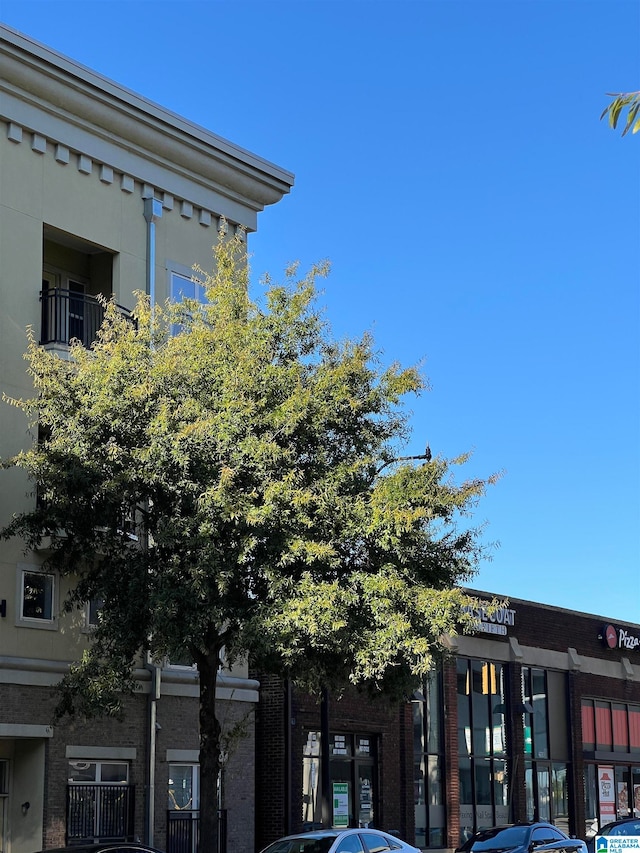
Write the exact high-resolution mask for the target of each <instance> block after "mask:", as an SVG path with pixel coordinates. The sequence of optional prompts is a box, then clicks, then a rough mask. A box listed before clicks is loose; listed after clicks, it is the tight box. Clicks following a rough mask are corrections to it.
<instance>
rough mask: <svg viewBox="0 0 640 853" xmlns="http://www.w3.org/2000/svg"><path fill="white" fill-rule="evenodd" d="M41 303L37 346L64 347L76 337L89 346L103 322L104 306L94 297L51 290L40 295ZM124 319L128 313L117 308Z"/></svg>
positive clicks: (57, 288)
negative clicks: (60, 345)
mask: <svg viewBox="0 0 640 853" xmlns="http://www.w3.org/2000/svg"><path fill="white" fill-rule="evenodd" d="M40 301H41V303H42V329H41V334H40V343H41V344H63V345H68V344H69V342H70V341H71V340H72V338H77V339H78V340H79V341H81V342H82V344H83V346H85V347H87V348H88V347H90V346H91V344H92V343H93V342H94V341H95V339H96V336H97V333H98V329H99V328H100V326H101V325H102V321H103V320H104V307H103V305H101V303H100V302H98V300H97V299H96V298H95V296H87V294H85V293H78V292H77V291H74V290H64V289H63V288H60V287H51V288H48V289H47V290H43V291H42V292H41V293H40ZM118 309H119V310H120V312H121V313H122V315H123V316H124V317H129V318H130V317H131V313H130V312H129V311H127V309H126V308H123V307H122V306H121V305H118Z"/></svg>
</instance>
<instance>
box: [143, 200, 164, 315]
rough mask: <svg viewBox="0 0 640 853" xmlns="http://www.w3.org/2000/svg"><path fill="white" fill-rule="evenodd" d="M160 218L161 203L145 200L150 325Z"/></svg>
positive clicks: (154, 293)
mask: <svg viewBox="0 0 640 853" xmlns="http://www.w3.org/2000/svg"><path fill="white" fill-rule="evenodd" d="M161 217H162V202H161V201H159V200H158V199H157V198H145V200H144V218H145V220H146V222H147V294H148V296H149V301H150V302H151V323H152V325H153V316H154V312H155V305H156V222H157V221H158V219H160V218H161Z"/></svg>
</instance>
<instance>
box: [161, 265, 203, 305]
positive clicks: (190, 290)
mask: <svg viewBox="0 0 640 853" xmlns="http://www.w3.org/2000/svg"><path fill="white" fill-rule="evenodd" d="M169 296H170V298H171V301H172V302H182V300H183V299H194V300H195V301H196V302H202V303H203V304H204V303H206V301H207V299H206V296H205V292H204V287H203V285H202V284H200V282H198V281H195V280H194V279H193V278H192V277H191V276H190V275H182V274H181V273H177V272H171V286H170V292H169Z"/></svg>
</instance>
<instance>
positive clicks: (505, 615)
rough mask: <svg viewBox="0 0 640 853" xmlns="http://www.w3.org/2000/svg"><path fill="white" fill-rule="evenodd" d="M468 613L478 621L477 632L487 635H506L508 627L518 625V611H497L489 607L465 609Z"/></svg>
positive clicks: (503, 608)
mask: <svg viewBox="0 0 640 853" xmlns="http://www.w3.org/2000/svg"><path fill="white" fill-rule="evenodd" d="M464 610H465V613H468V614H469V615H470V616H472V617H473V618H474V619H475V620H476V621H477V623H478V624H477V625H476V630H477V631H482V632H483V633H485V634H503V635H504V634H506V633H507V628H508V627H513V626H514V625H515V624H516V611H515V610H512V609H511V608H509V607H497V608H495V610H494V609H493V608H489V607H465V608H464Z"/></svg>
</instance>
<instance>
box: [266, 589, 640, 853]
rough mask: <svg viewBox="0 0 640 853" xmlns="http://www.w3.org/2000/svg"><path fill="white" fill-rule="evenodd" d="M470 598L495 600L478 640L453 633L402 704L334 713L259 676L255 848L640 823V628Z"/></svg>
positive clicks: (357, 703) (451, 840) (454, 840)
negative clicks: (297, 834) (295, 834)
mask: <svg viewBox="0 0 640 853" xmlns="http://www.w3.org/2000/svg"><path fill="white" fill-rule="evenodd" d="M474 595H478V597H479V599H480V601H481V602H485V603H486V604H487V606H486V607H485V606H484V605H480V606H479V607H478V609H477V611H476V613H475V616H476V617H477V626H478V629H477V631H476V632H475V633H473V634H470V635H466V636H459V637H456V638H451V639H449V640H448V641H447V642H448V645H449V654H448V656H447V658H446V659H445V661H444V663H443V665H442V667H441V669H440V670H439V671H438V672H434V673H433V676H432V677H431V678H430V679H429V680H428V681H427V682H426V683H425V684H424V686H423V689H422V690H421V691H416V693H415V694H414V695H413V697H411V699H410V700H408V701H407V702H406V703H405V704H403V705H402V706H400V707H397V706H396V707H390V706H385V705H384V704H383V703H381V702H380V701H379V700H378V701H376V702H373V703H372V702H371V701H368V700H367V699H365V698H363V697H359V696H357V695H354V694H352V693H346V694H345V695H344V696H343V697H342V698H339V699H338V698H332V697H329V699H328V703H327V704H324V703H323V702H322V701H314V700H313V699H311V698H310V697H308V696H304V695H299V694H297V693H296V692H295V691H294V690H291V689H290V688H289V687H287V685H282V684H281V683H279V682H277V681H275V680H266V679H262V688H261V698H260V713H259V719H258V738H257V784H258V792H257V798H256V800H257V808H258V815H260V819H259V821H258V824H259V831H258V846H260V844H266V843H268V842H269V841H272V840H273V839H274V838H277V837H278V835H281V834H283V833H285V832H287V831H298V830H300V829H302V828H304V827H305V826H306V827H308V826H310V825H313V824H317V825H331V824H334V825H336V824H338V825H339V824H341V823H347V824H349V825H356V826H357V825H365V824H368V823H372V824H374V825H376V826H378V827H381V828H386V829H395V830H398V831H399V832H400V834H401V835H402V836H403V837H405V838H407V839H408V840H409V841H414V842H415V843H416V845H417V846H418V847H421V848H424V849H428V848H448V849H451V848H456V847H457V846H458V845H459V844H460V843H461V841H462V840H464V839H465V838H467V837H468V836H469V835H470V834H471V833H473V832H474V831H475V830H477V829H480V828H483V827H487V826H493V825H496V824H501V823H506V822H511V821H514V820H527V819H534V818H536V819H541V820H550V821H552V822H553V823H555V824H556V825H557V826H558V827H559V828H561V829H564V830H565V831H568V832H570V833H572V834H575V835H578V836H580V837H582V838H586V837H588V836H590V835H591V834H593V833H594V831H595V829H596V827H597V826H598V825H600V826H601V825H603V824H604V823H606V822H608V821H609V820H613V819H615V818H619V817H626V816H631V815H633V814H640V625H629V624H624V623H619V622H616V621H615V620H613V621H612V620H610V619H605V618H603V617H599V616H592V615H589V614H584V613H577V612H572V611H568V610H563V609H560V608H556V607H550V606H546V605H543V604H536V603H533V602H529V601H520V600H513V599H512V600H511V601H509V602H508V603H503V604H501V605H500V606H498V607H497V608H495V609H492V608H491V607H489V606H488V605H489V603H490V601H491V600H492V596H489V595H487V594H484V593H479V594H476V593H474ZM639 601H640V600H639ZM325 698H326V697H325ZM323 742H324V743H326V744H327V746H328V748H327V749H326V753H325V755H324V756H323V746H322V745H323ZM327 768H328V773H327V772H326V770H327ZM327 777H328V779H327ZM323 784H324V790H323ZM323 793H324V795H325V796H323ZM323 805H324V808H325V812H324V813H323Z"/></svg>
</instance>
